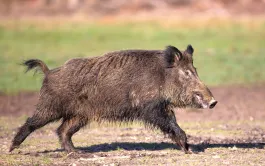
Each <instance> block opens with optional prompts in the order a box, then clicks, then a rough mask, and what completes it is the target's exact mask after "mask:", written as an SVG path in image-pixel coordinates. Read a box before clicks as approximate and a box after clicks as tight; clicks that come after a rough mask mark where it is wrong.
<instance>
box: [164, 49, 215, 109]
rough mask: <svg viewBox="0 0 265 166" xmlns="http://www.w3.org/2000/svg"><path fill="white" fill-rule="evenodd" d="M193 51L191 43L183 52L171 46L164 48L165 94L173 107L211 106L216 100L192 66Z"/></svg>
mask: <svg viewBox="0 0 265 166" xmlns="http://www.w3.org/2000/svg"><path fill="white" fill-rule="evenodd" d="M193 52H194V49H193V48H192V46H191V45H188V46H187V49H186V50H185V51H183V52H181V51H179V50H178V49H177V48H175V47H173V46H168V47H167V48H166V49H165V52H164V53H165V54H164V56H165V57H164V58H165V61H166V76H165V77H166V78H165V87H164V88H165V89H164V92H165V96H166V98H167V99H168V100H169V102H170V103H172V104H173V106H175V107H180V108H186V107H191V108H213V107H214V106H215V105H216V104H217V101H216V100H215V99H214V97H213V95H212V93H211V91H210V90H209V89H208V88H207V86H206V85H205V84H204V83H203V82H202V81H201V80H200V79H199V76H198V74H197V71H196V68H195V67H194V66H193Z"/></svg>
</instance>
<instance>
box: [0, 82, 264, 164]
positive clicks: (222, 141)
mask: <svg viewBox="0 0 265 166" xmlns="http://www.w3.org/2000/svg"><path fill="white" fill-rule="evenodd" d="M211 90H212V92H213V94H214V96H215V97H216V99H217V100H218V101H219V103H218V104H217V106H216V107H215V109H213V110H199V111H198V110H176V117H177V119H178V122H179V125H180V126H181V127H182V128H183V129H184V131H186V133H187V134H188V141H189V143H190V144H191V147H192V149H193V151H194V154H190V155H185V154H184V153H183V152H182V151H180V150H179V147H178V146H177V145H175V144H173V143H172V142H171V141H170V139H169V138H167V137H166V136H164V135H162V134H161V133H160V132H159V131H157V130H153V131H152V130H149V129H146V128H145V127H144V126H143V125H142V124H140V123H133V124H121V125H117V124H108V123H106V124H105V123H104V124H102V125H98V124H94V123H93V124H91V125H90V126H89V127H86V128H85V129H84V130H81V131H80V132H78V133H77V134H76V135H75V136H74V138H73V142H74V143H75V145H76V147H78V148H79V149H80V150H81V151H82V153H80V154H78V153H70V154H67V153H65V152H63V151H62V149H60V148H59V147H60V146H59V143H58V139H57V136H56V134H55V132H54V131H55V130H56V127H57V126H58V125H59V124H58V123H54V124H51V125H48V126H46V127H44V128H42V129H40V130H37V131H36V132H34V133H33V134H32V135H31V136H29V137H28V138H27V139H26V140H25V141H24V143H23V144H22V145H21V147H20V149H17V150H15V151H14V152H12V153H9V152H8V148H9V146H10V142H11V139H12V137H13V136H14V134H15V132H16V130H17V127H19V126H20V125H22V124H23V123H24V121H25V119H26V118H27V116H30V115H31V114H32V113H33V111H34V105H35V104H36V103H37V99H38V94H37V93H20V94H18V95H15V96H7V95H4V94H1V95H0V115H1V117H0V165H255V166H256V165H265V155H264V154H265V121H264V120H265V102H264V99H265V86H264V85H259V86H252V87H246V86H230V87H215V88H211Z"/></svg>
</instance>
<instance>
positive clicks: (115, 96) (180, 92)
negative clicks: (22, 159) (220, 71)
mask: <svg viewBox="0 0 265 166" xmlns="http://www.w3.org/2000/svg"><path fill="white" fill-rule="evenodd" d="M176 55H177V56H179V57H180V58H179V61H177V62H176V61H175V60H174V59H175V56H176ZM182 56H184V55H182V53H181V52H180V51H179V50H178V49H177V48H175V47H173V46H169V47H167V48H166V49H165V50H124V51H115V52H110V53H107V54H105V55H104V56H101V57H94V58H76V59H71V60H69V61H67V62H66V63H65V64H64V65H63V66H61V67H59V68H56V69H52V70H49V69H48V67H47V66H46V64H45V63H44V62H42V61H41V60H37V59H31V60H28V61H25V62H24V65H25V66H27V71H29V70H31V69H33V68H36V67H40V69H41V70H42V71H43V72H44V74H45V76H44V80H43V84H42V87H41V90H40V97H39V102H38V104H37V107H36V112H35V113H34V115H33V116H32V117H30V118H28V119H27V121H26V123H25V124H24V125H23V126H22V127H21V128H20V129H19V131H18V133H17V134H16V136H15V138H14V140H13V142H12V146H11V147H10V151H12V150H13V149H15V148H17V147H18V146H19V145H20V144H21V143H22V142H23V141H24V140H25V139H26V137H27V136H28V135H29V134H30V133H32V132H33V131H34V130H36V129H38V128H41V127H42V126H44V125H46V124H48V123H50V122H53V121H57V120H60V119H62V124H61V125H60V127H59V128H58V129H57V133H58V136H59V140H60V142H61V145H62V147H63V148H64V149H65V150H67V151H73V150H74V146H73V143H72V140H71V137H72V135H73V134H74V133H76V132H77V131H78V130H79V129H80V128H82V127H83V126H85V125H87V124H88V123H90V122H91V121H98V122H100V121H110V122H131V121H134V120H140V121H143V122H144V123H145V124H146V125H147V126H152V127H155V128H159V129H161V130H162V132H164V133H165V134H169V135H170V136H171V138H172V139H173V140H174V141H175V142H176V143H178V144H179V145H180V146H181V147H182V148H183V149H184V151H185V152H187V148H188V145H187V138H186V135H185V132H184V131H183V130H182V129H180V127H179V126H178V125H177V122H176V119H175V115H174V113H173V111H172V107H173V106H174V107H185V106H191V105H193V103H192V101H193V99H192V97H191V96H192V95H191V94H187V93H192V92H191V89H190V88H189V87H188V86H190V84H189V83H188V82H187V81H180V80H181V79H180V76H179V69H181V68H184V67H186V66H188V65H190V64H189V63H190V61H185V60H183V61H182V60H181V59H182ZM186 58H190V59H191V57H186ZM183 59H185V57H184V58H183ZM171 65H173V66H175V67H174V68H173V67H172V68H170V69H169V68H168V67H169V66H171ZM192 85H193V87H194V88H196V87H200V88H205V87H203V86H197V85H196V86H195V84H194V83H192ZM198 85H199V84H198ZM200 85H201V84H200ZM189 90H190V91H189ZM206 95H207V94H206Z"/></svg>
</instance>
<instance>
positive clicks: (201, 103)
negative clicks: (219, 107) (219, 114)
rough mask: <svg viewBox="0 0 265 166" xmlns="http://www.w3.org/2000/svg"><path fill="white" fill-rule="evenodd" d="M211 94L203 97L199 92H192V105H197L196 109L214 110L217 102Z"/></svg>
mask: <svg viewBox="0 0 265 166" xmlns="http://www.w3.org/2000/svg"><path fill="white" fill-rule="evenodd" d="M210 94H211V93H209V94H207V95H205V94H204V95H203V93H201V92H194V94H193V99H194V101H193V102H194V104H195V105H197V107H198V108H210V109H212V108H214V107H215V105H216V104H217V101H216V100H215V99H214V98H213V96H212V95H210Z"/></svg>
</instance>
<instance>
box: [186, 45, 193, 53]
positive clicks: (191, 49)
mask: <svg viewBox="0 0 265 166" xmlns="http://www.w3.org/2000/svg"><path fill="white" fill-rule="evenodd" d="M185 52H186V53H188V54H190V55H192V54H193V52H194V49H193V48H192V46H191V45H190V44H189V45H188V46H187V49H186V51H185Z"/></svg>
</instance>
